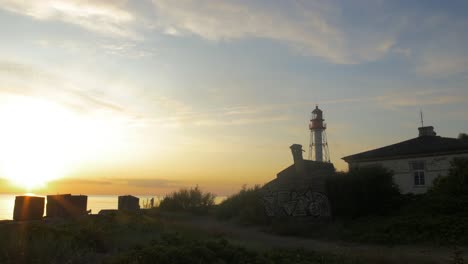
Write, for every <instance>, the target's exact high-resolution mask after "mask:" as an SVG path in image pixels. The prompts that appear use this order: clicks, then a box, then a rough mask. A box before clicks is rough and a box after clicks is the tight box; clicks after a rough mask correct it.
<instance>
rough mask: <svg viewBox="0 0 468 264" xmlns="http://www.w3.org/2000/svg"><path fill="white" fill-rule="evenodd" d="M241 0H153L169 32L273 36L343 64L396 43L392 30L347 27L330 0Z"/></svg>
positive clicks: (162, 25)
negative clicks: (284, 1) (265, 2)
mask: <svg viewBox="0 0 468 264" xmlns="http://www.w3.org/2000/svg"><path fill="white" fill-rule="evenodd" d="M241 2H242V1H225V0H197V1H194V0H180V1H172V0H153V3H154V6H155V8H156V10H157V11H156V12H157V14H158V17H157V22H156V25H157V26H158V27H159V28H160V29H161V30H162V31H164V32H166V33H167V34H172V35H176V36H183V35H188V34H193V35H198V36H200V37H202V38H205V39H207V40H211V41H220V40H235V39H242V38H266V39H271V40H275V41H280V42H284V43H286V44H288V45H289V46H291V47H293V48H294V49H296V50H298V51H301V52H303V53H306V54H308V55H312V56H317V57H321V58H324V59H326V60H328V61H331V62H333V63H339V64H350V63H360V62H365V61H372V60H376V59H378V58H381V57H382V56H384V55H385V54H387V53H388V52H389V50H390V49H391V48H392V46H393V45H394V43H395V35H394V34H393V33H391V32H390V34H389V32H385V31H377V30H371V28H364V27H361V28H359V29H358V30H349V29H348V28H345V21H341V20H340V19H341V18H343V16H342V15H341V12H342V10H340V9H339V8H338V7H337V6H333V5H331V4H330V2H325V1H294V2H289V3H288V5H287V6H282V5H280V4H277V3H276V5H271V6H269V7H266V6H261V5H259V4H258V1H250V2H249V4H248V5H247V4H242V3H241ZM273 6H275V7H273ZM387 27H388V25H387Z"/></svg>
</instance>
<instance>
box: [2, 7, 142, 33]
mask: <svg viewBox="0 0 468 264" xmlns="http://www.w3.org/2000/svg"><path fill="white" fill-rule="evenodd" d="M126 2H127V1H122V0H116V1H109V0H91V1H89V0H65V1H56V0H41V1H35V0H24V1H15V0H0V8H2V9H5V10H8V11H11V12H14V13H18V14H22V15H27V16H31V17H33V18H35V19H39V20H57V21H62V22H65V23H70V24H74V25H77V26H80V27H83V28H85V29H87V30H91V31H94V32H98V33H100V34H104V35H109V36H117V37H126V38H131V39H139V38H141V36H140V35H139V33H137V32H136V31H135V30H134V27H132V23H134V22H135V21H136V18H135V16H134V14H132V13H131V12H129V11H128V10H127V9H126Z"/></svg>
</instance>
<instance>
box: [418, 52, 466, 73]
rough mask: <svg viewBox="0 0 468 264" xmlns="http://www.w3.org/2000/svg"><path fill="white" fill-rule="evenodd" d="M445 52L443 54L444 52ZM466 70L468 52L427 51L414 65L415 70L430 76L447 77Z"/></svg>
mask: <svg viewBox="0 0 468 264" xmlns="http://www.w3.org/2000/svg"><path fill="white" fill-rule="evenodd" d="M444 53H445V54H444ZM467 71H468V54H464V53H463V52H453V51H451V52H449V53H448V54H447V52H442V53H440V52H428V54H426V55H424V56H423V57H422V59H421V60H420V61H419V64H418V65H417V66H416V72H417V73H419V74H421V75H424V76H431V77H436V78H437V77H447V76H451V75H455V74H459V73H465V72H467Z"/></svg>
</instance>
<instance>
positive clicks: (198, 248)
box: [104, 234, 359, 264]
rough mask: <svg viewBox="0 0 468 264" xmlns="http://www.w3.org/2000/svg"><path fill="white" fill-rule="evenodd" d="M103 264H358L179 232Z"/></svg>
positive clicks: (302, 252)
mask: <svg viewBox="0 0 468 264" xmlns="http://www.w3.org/2000/svg"><path fill="white" fill-rule="evenodd" d="M104 263H105V264H123V263H134V264H150V263H151V264H152V263H158V264H187V263H208V264H209V263H216V264H218V263H219V264H221V263H223V264H230V263H232V264H237V263H254V264H263V263H265V264H267V263H268V264H276V263H278V264H280V263H281V264H283V263H284V264H289V263H291V264H293V263H294V264H301V263H304V264H305V263H311V264H313V263H317V264H318V263H329V264H334V263H345V264H346V263H359V262H357V261H356V260H351V259H345V258H343V257H339V256H335V255H326V254H320V255H319V254H316V253H314V252H306V251H304V250H269V251H266V252H258V251H252V250H248V249H246V248H243V247H240V246H235V245H233V244H231V243H229V242H228V241H227V240H225V239H217V240H212V239H204V240H199V239H198V240H193V239H189V238H187V237H183V236H180V235H178V234H166V235H165V236H163V237H162V239H160V240H155V241H153V242H152V243H150V244H149V245H147V246H144V247H137V248H135V249H133V250H132V251H130V252H127V253H124V254H121V255H119V256H115V257H111V258H108V259H107V260H105V261H104Z"/></svg>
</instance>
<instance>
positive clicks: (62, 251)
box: [0, 210, 363, 264]
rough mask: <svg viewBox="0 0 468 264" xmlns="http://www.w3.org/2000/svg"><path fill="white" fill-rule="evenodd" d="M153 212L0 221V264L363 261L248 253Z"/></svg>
mask: <svg viewBox="0 0 468 264" xmlns="http://www.w3.org/2000/svg"><path fill="white" fill-rule="evenodd" d="M147 213H149V215H148V214H147ZM154 213H155V211H154V210H148V211H145V213H143V214H130V213H122V212H116V213H115V214H112V215H108V216H87V217H83V218H81V219H75V220H73V219H71V220H56V221H34V222H6V223H0V237H1V238H2V239H0V263H2V264H29V263H51V264H55V263H57V264H58V263H70V264H81V263H82V264H84V263H90V264H93V263H107V264H117V263H135V264H140V263H141V264H144V263H160V264H164V263H175V264H177V263H184V264H185V263H259V264H261V263H269V264H270V263H271V264H273V263H330V264H334V263H363V262H360V260H357V259H355V258H351V257H343V256H338V255H333V254H318V253H315V252H310V251H304V250H299V249H296V250H286V249H284V250H280V249H275V250H273V249H268V250H266V251H262V250H252V249H247V248H245V247H241V246H237V245H235V244H233V243H232V242H229V240H228V239H229V237H225V236H224V235H220V234H219V233H213V234H211V233H209V232H203V231H200V230H191V229H190V228H189V227H187V226H185V227H184V226H181V225H178V224H176V223H175V222H174V221H173V220H174V218H173V217H172V216H163V215H161V214H159V213H157V214H156V215H154ZM174 217H175V219H178V220H181V219H180V216H174ZM176 222H177V221H176Z"/></svg>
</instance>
